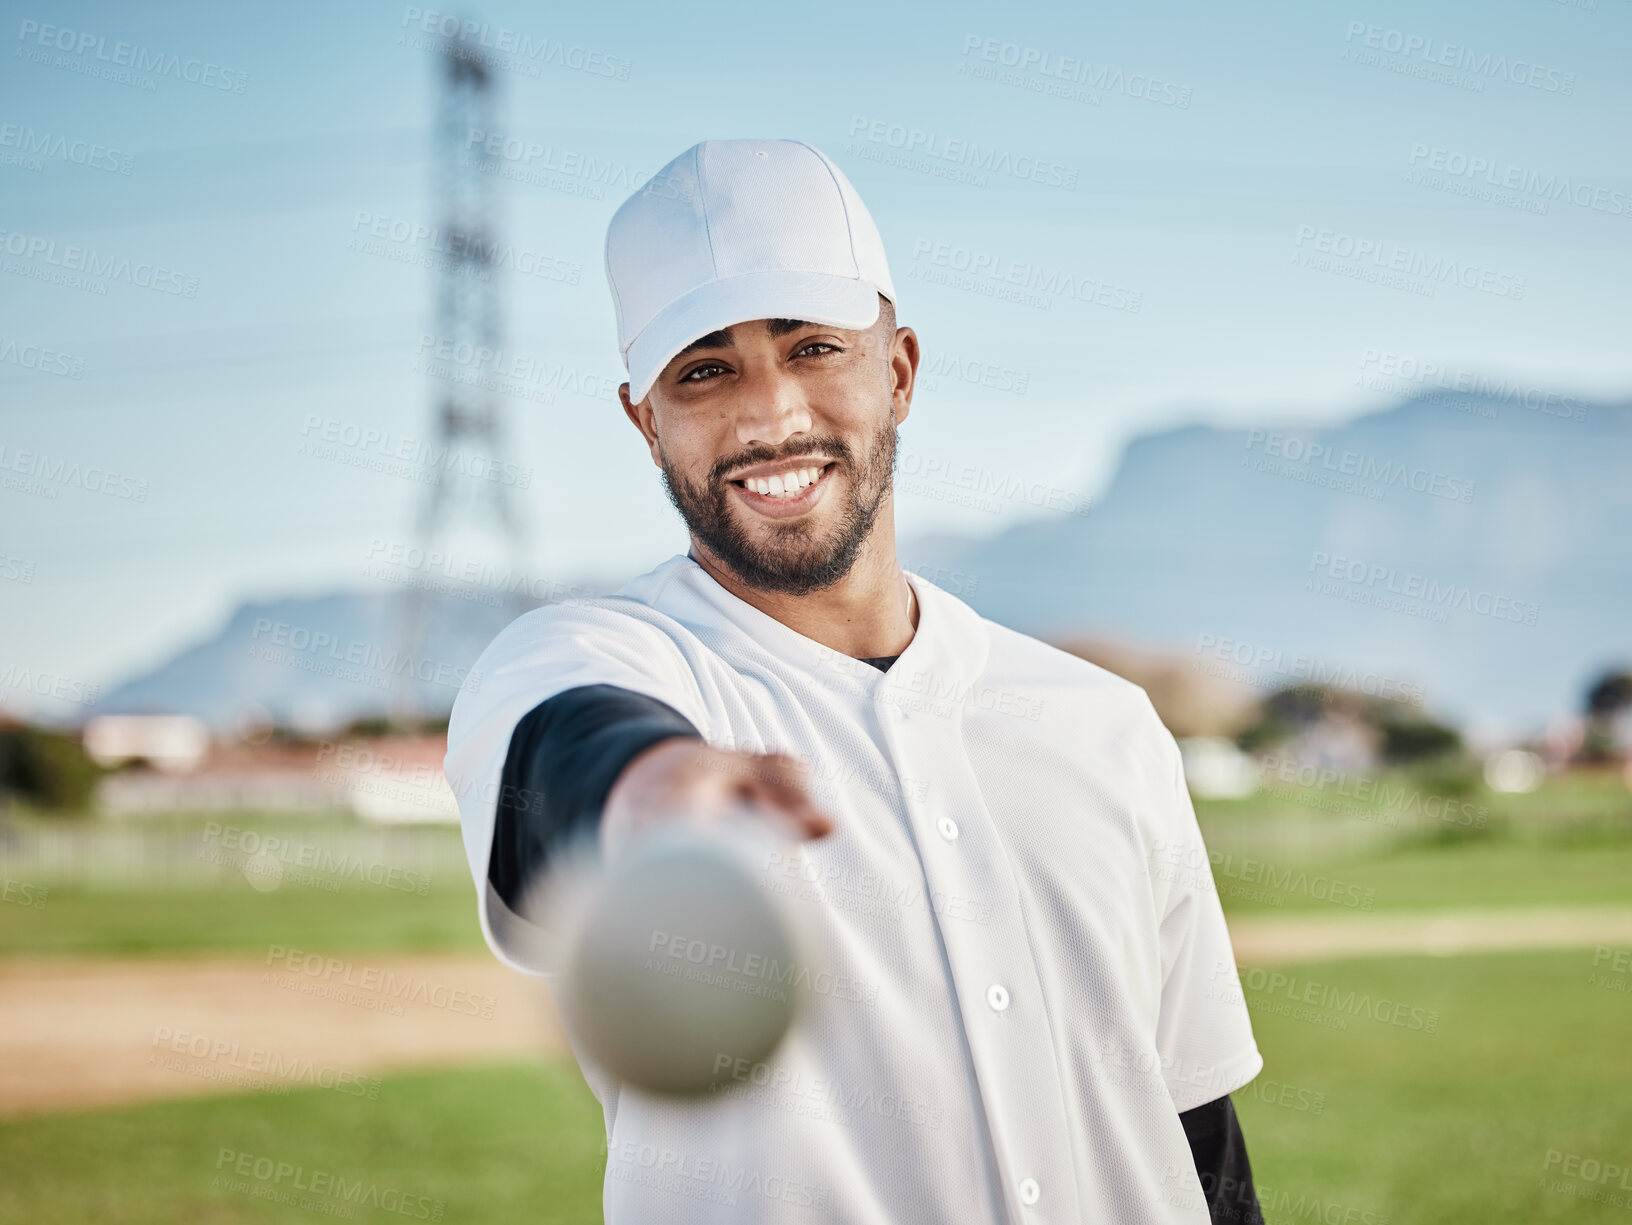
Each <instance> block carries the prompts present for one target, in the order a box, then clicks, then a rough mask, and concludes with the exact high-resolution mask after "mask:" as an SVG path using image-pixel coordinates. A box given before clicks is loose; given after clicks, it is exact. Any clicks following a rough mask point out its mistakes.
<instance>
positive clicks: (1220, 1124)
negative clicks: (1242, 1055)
mask: <svg viewBox="0 0 1632 1225" xmlns="http://www.w3.org/2000/svg"><path fill="white" fill-rule="evenodd" d="M1179 1122H1180V1123H1182V1124H1183V1125H1184V1135H1185V1138H1186V1139H1187V1140H1189V1141H1190V1155H1191V1156H1192V1157H1194V1158H1195V1162H1196V1174H1197V1176H1198V1177H1199V1178H1200V1179H1201V1193H1202V1197H1203V1198H1204V1199H1206V1201H1207V1211H1208V1213H1209V1214H1210V1215H1211V1217H1212V1219H1213V1222H1214V1225H1224V1223H1226V1222H1227V1223H1228V1225H1264V1216H1263V1212H1262V1210H1261V1209H1260V1208H1259V1207H1258V1191H1257V1189H1256V1188H1255V1187H1254V1186H1253V1185H1252V1165H1251V1164H1250V1163H1249V1162H1248V1161H1247V1141H1246V1137H1245V1136H1243V1135H1242V1134H1241V1123H1240V1120H1239V1119H1237V1118H1236V1116H1235V1103H1233V1102H1231V1101H1230V1095H1229V1094H1227V1093H1226V1094H1225V1095H1224V1096H1223V1097H1221V1098H1219V1099H1217V1100H1216V1101H1211V1102H1208V1103H1207V1104H1206V1105H1205V1106H1197V1107H1196V1108H1195V1109H1194V1110H1186V1111H1184V1112H1183V1113H1182V1114H1180V1115H1179Z"/></svg>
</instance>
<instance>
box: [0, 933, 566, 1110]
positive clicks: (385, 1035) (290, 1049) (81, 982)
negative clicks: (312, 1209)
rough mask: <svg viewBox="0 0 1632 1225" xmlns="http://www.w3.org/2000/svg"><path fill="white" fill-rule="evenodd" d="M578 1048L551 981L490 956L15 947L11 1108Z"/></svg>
mask: <svg viewBox="0 0 1632 1225" xmlns="http://www.w3.org/2000/svg"><path fill="white" fill-rule="evenodd" d="M566 1049H567V1048H566V1041H565V1038H564V1036H563V1035H562V1032H561V1029H560V1025H559V1022H558V1020H557V1018H556V1014H555V1010H554V1007H553V1005H552V1004H551V1001H550V999H549V996H548V992H547V990H546V989H545V988H544V986H543V985H542V984H541V983H539V982H538V981H536V980H533V979H528V978H525V977H523V976H522V975H519V974H516V973H515V972H514V971H511V970H508V969H506V968H505V967H504V966H502V965H500V964H499V963H498V962H497V961H495V960H494V959H493V958H492V957H488V956H457V957H447V956H436V957H432V956H422V957H358V958H356V959H354V960H351V961H347V962H334V961H327V962H325V961H322V960H321V959H315V960H314V961H313V962H306V963H297V964H295V965H286V964H285V963H284V962H282V961H279V962H276V963H274V964H268V963H267V962H266V961H265V960H263V959H250V958H242V959H240V958H209V959H197V958H190V959H163V960H160V959H151V960H150V959H141V960H119V961H110V960H100V959H98V960H32V959H30V960H12V961H0V1116H6V1115H19V1114H30V1113H35V1112H38V1111H48V1110H51V1111H54V1110H71V1109H83V1108H91V1107H98V1106H113V1105H119V1104H122V1103H127V1102H139V1101H147V1100H151V1099H154V1098H169V1097H190V1096H196V1095H200V1094H208V1093H220V1092H230V1091H233V1090H254V1091H260V1092H274V1093H276V1092H285V1091H287V1090H289V1089H296V1088H304V1087H310V1086H314V1085H315V1086H318V1087H321V1088H332V1089H334V1090H335V1091H336V1092H340V1093H351V1094H356V1095H358V1096H362V1095H364V1094H367V1093H368V1092H369V1091H370V1088H371V1082H372V1078H373V1077H375V1076H377V1075H378V1074H379V1073H380V1072H382V1071H385V1070H388V1069H392V1068H401V1067H407V1066H424V1065H427V1064H436V1063H448V1062H456V1061H470V1060H476V1059H486V1058H503V1057H506V1056H520V1057H528V1056H538V1055H541V1054H552V1055H553V1054H559V1053H562V1052H564V1051H565V1050H566ZM372 1088H373V1089H374V1091H376V1092H377V1089H378V1086H377V1085H372Z"/></svg>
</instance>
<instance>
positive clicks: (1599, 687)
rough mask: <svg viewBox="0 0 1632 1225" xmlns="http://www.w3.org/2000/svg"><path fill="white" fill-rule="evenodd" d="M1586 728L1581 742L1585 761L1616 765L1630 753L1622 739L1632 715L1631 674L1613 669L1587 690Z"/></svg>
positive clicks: (1582, 755) (1582, 757) (1621, 669)
mask: <svg viewBox="0 0 1632 1225" xmlns="http://www.w3.org/2000/svg"><path fill="white" fill-rule="evenodd" d="M1584 705H1585V707H1586V710H1585V714H1586V727H1585V728H1583V733H1584V734H1583V736H1582V740H1581V754H1580V756H1581V759H1582V760H1583V761H1596V762H1601V761H1614V760H1617V759H1618V758H1620V757H1622V756H1624V755H1625V754H1626V751H1627V746H1626V743H1625V738H1624V736H1623V735H1622V732H1623V725H1624V724H1625V722H1626V720H1627V717H1628V713H1629V712H1632V671H1628V670H1626V669H1624V668H1616V669H1612V670H1610V671H1608V672H1606V673H1604V674H1603V675H1602V676H1600V677H1599V678H1598V679H1597V680H1596V681H1594V682H1593V683H1592V684H1591V685H1590V686H1588V687H1587V693H1586V699H1585V702H1584Z"/></svg>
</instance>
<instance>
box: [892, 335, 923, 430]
mask: <svg viewBox="0 0 1632 1225" xmlns="http://www.w3.org/2000/svg"><path fill="white" fill-rule="evenodd" d="M918 356H919V354H918V333H917V332H914V331H913V330H912V329H911V328H897V329H896V333H895V339H894V340H892V341H891V342H890V353H889V370H890V401H891V403H892V404H893V405H894V407H895V423H896V424H897V425H900V424H901V423H902V422H903V421H905V420H906V419H907V414H908V413H910V412H911V411H912V390H913V388H914V387H916V386H917V385H918Z"/></svg>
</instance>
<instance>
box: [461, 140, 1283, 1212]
mask: <svg viewBox="0 0 1632 1225" xmlns="http://www.w3.org/2000/svg"><path fill="white" fill-rule="evenodd" d="M606 267H607V275H608V280H609V282H610V285H611V290H612V296H613V301H614V304H615V306H616V310H617V322H618V335H619V345H620V348H621V350H622V353H623V357H624V361H625V363H626V365H627V368H628V371H629V382H628V383H626V384H624V385H623V387H621V388H620V391H619V395H620V399H621V400H622V403H623V408H624V411H625V413H626V414H627V415H628V417H629V419H630V421H631V422H632V423H633V424H634V425H635V427H636V428H637V429H638V430H639V431H640V433H641V436H642V437H643V439H644V440H645V443H646V445H647V447H648V449H649V451H650V453H651V457H652V461H653V463H654V464H656V465H657V466H658V467H659V468H660V469H661V470H662V474H663V481H664V483H665V486H666V487H667V490H668V492H669V496H670V498H671V499H672V501H673V502H674V505H675V506H676V508H677V509H678V510H679V512H680V514H681V516H682V517H683V518H684V520H685V524H686V527H687V530H688V532H689V534H690V549H689V551H688V552H687V553H686V554H684V555H680V556H676V557H674V558H671V559H670V560H669V561H667V562H665V563H663V564H662V565H660V566H659V567H657V569H655V570H653V571H651V572H650V573H648V574H646V575H643V576H642V577H640V578H638V579H635V580H634V581H633V582H631V583H629V584H628V585H627V586H625V587H624V588H623V589H622V590H621V591H620V592H619V593H618V594H617V595H616V596H612V597H608V598H605V599H596V600H574V601H571V602H569V603H564V604H555V605H550V606H547V607H544V608H541V609H538V610H535V611H533V612H531V613H528V614H526V615H525V616H523V617H520V618H518V619H517V620H516V621H515V622H514V623H513V624H512V625H510V626H509V627H508V628H506V629H505V630H504V632H503V633H501V634H500V635H499V637H498V638H497V639H495V641H494V642H493V643H492V645H491V646H490V647H489V648H488V649H487V651H486V652H485V653H484V654H483V656H482V657H481V660H480V661H479V662H478V663H477V665H476V668H475V672H476V673H477V674H479V675H480V676H481V677H482V678H483V683H482V686H481V688H480V690H479V691H475V690H471V691H466V692H462V693H461V694H460V695H459V698H458V701H457V702H456V704H455V706H454V710H453V716H452V721H451V723H450V726H449V734H448V744H449V749H448V756H447V763H446V768H447V775H448V778H449V781H450V783H451V784H452V786H453V788H454V791H455V793H456V794H457V795H458V796H459V800H460V807H461V814H462V819H463V824H464V830H465V840H466V848H467V851H468V853H469V856H470V862H471V868H472V871H473V873H474V875H475V878H476V881H477V884H478V889H479V892H480V894H481V900H480V905H479V909H480V916H481V922H482V928H483V931H484V933H485V934H486V937H487V939H488V942H489V944H490V946H491V947H492V948H493V949H494V951H495V952H496V953H497V954H498V955H499V956H500V958H501V959H503V960H505V961H506V962H508V963H509V964H511V965H512V966H514V967H515V968H517V969H519V970H522V971H524V972H527V973H534V974H541V975H544V976H546V977H547V978H548V977H550V976H551V974H552V968H551V967H549V966H541V965H538V964H535V963H534V962H533V961H532V960H531V959H530V958H529V954H528V952H527V950H528V949H529V948H530V947H532V946H531V945H530V944H529V941H528V939H527V932H528V919H527V915H526V913H524V912H525V910H526V908H525V906H524V905H523V901H522V899H523V897H524V896H525V894H526V889H527V886H528V885H529V883H530V882H533V881H535V880H536V879H539V873H540V871H541V869H542V867H543V865H544V864H545V863H546V862H547V861H548V859H549V856H550V855H551V853H552V852H553V851H554V850H555V849H556V848H558V847H560V846H562V845H564V843H565V842H566V840H567V839H569V838H572V837H574V836H576V835H582V834H584V833H585V832H586V831H588V832H589V835H590V836H591V837H592V838H593V839H594V840H595V842H596V845H598V846H599V848H600V849H601V851H602V852H603V853H604V854H606V855H608V856H616V855H617V854H620V853H622V852H623V851H624V850H625V849H627V847H629V846H630V845H632V844H633V843H634V842H636V841H638V839H639V838H640V837H641V836H642V835H643V834H645V833H647V832H649V831H650V830H651V829H653V828H654V827H656V826H657V825H659V824H661V823H662V822H664V821H682V822H697V823H703V824H707V823H710V822H715V821H719V820H721V818H722V817H723V816H724V814H726V813H728V812H730V811H732V810H733V809H735V808H736V807H738V805H739V803H740V801H742V800H748V801H750V802H751V803H752V804H753V805H754V806H756V807H757V809H758V810H759V811H761V812H762V813H764V814H765V819H766V820H768V821H772V822H774V823H776V824H778V825H779V826H780V827H781V828H782V829H784V830H786V831H788V832H790V833H791V834H792V835H793V836H794V837H795V838H797V839H801V840H803V841H802V843H790V851H789V853H788V854H787V855H786V856H784V855H780V854H772V855H768V856H767V857H766V858H765V860H764V862H763V863H762V864H761V865H760V866H761V867H762V869H763V874H762V875H763V881H764V884H765V886H766V887H767V888H773V889H777V890H778V891H780V892H783V893H785V894H789V895H791V900H790V904H791V905H793V906H795V907H798V909H799V915H800V921H801V922H802V923H805V924H807V925H809V926H810V927H812V928H813V929H816V930H818V931H819V933H820V935H821V937H822V939H821V942H820V943H821V947H823V948H824V949H825V950H827V951H828V954H827V955H829V956H830V957H831V962H830V963H829V964H826V965H825V966H824V967H823V968H824V972H825V973H826V975H827V977H826V978H825V979H822V980H821V981H825V982H827V983H829V984H843V985H842V986H834V987H831V988H830V989H828V990H827V991H826V993H825V994H826V995H827V996H828V997H829V998H826V999H824V1000H823V1001H822V1004H823V1007H822V1008H820V1009H819V1010H816V1011H815V1012H814V1013H813V1015H812V1016H811V1017H810V1018H808V1019H807V1020H805V1021H803V1022H801V1024H799V1025H798V1026H796V1027H795V1029H794V1030H793V1031H792V1032H791V1033H790V1035H789V1037H788V1038H787V1039H786V1041H785V1042H784V1043H783V1045H782V1047H781V1048H780V1049H779V1050H778V1051H777V1052H776V1053H775V1055H774V1056H773V1057H772V1061H771V1063H770V1064H768V1065H759V1066H755V1067H746V1068H741V1069H738V1068H728V1069H727V1072H728V1075H730V1076H731V1077H732V1078H733V1079H734V1080H735V1081H736V1082H737V1083H735V1084H728V1085H726V1090H727V1091H726V1092H722V1093H720V1094H717V1095H713V1096H709V1097H703V1098H700V1099H692V1100H677V1099H671V1098H665V1097H661V1096H656V1095H651V1094H645V1093H642V1092H639V1091H637V1090H634V1089H632V1088H630V1087H629V1086H626V1085H621V1084H619V1083H618V1082H617V1081H616V1079H615V1078H613V1077H611V1076H610V1075H609V1074H607V1072H606V1071H605V1069H603V1068H599V1067H597V1066H596V1065H595V1062H594V1061H593V1060H592V1059H589V1058H587V1057H585V1055H584V1053H583V1051H582V1050H581V1049H579V1044H577V1043H576V1042H575V1049H578V1053H579V1062H580V1066H581V1067H582V1068H583V1071H584V1075H585V1077H586V1079H587V1080H588V1082H589V1084H590V1086H591V1088H592V1089H593V1090H594V1092H595V1094H596V1096H597V1097H598V1098H599V1100H600V1102H601V1104H602V1107H603V1109H604V1112H605V1116H606V1127H607V1136H608V1162H607V1178H606V1187H605V1194H604V1209H605V1213H606V1219H607V1221H609V1222H612V1223H613V1225H622V1223H634V1222H640V1223H648V1222H670V1221H674V1222H678V1221H711V1222H712V1221H744V1222H747V1221H818V1220H819V1221H835V1222H857V1223H861V1222H865V1223H868V1225H885V1223H886V1222H889V1223H895V1225H900V1223H903V1222H954V1221H956V1222H975V1221H1004V1222H1024V1223H1027V1225H1030V1223H1033V1222H1037V1223H1041V1222H1048V1223H1051V1225H1053V1223H1063V1222H1079V1221H1105V1222H1115V1223H1116V1225H1136V1223H1140V1222H1170V1221H1206V1220H1208V1219H1209V1215H1210V1214H1209V1209H1211V1215H1212V1216H1213V1219H1216V1220H1229V1221H1234V1222H1241V1221H1256V1220H1258V1219H1259V1216H1258V1209H1257V1204H1256V1200H1255V1197H1254V1195H1253V1192H1252V1183H1251V1171H1250V1168H1249V1166H1248V1163H1247V1158H1246V1152H1245V1148H1244V1146H1243V1144H1242V1141H1241V1136H1240V1131H1239V1128H1238V1126H1237V1124H1236V1121H1235V1115H1234V1111H1233V1109H1232V1107H1231V1104H1230V1101H1229V1097H1228V1094H1229V1092H1230V1091H1231V1090H1234V1089H1236V1088H1239V1087H1240V1086H1242V1085H1244V1084H1245V1083H1247V1082H1248V1081H1250V1080H1251V1079H1252V1078H1253V1077H1254V1076H1255V1075H1257V1073H1258V1071H1259V1070H1260V1069H1261V1067H1262V1064H1263V1061H1262V1059H1261V1058H1260V1056H1259V1054H1258V1050H1257V1048H1256V1045H1255V1044H1254V1041H1253V1037H1252V1029H1251V1025H1250V1022H1249V1018H1248V1015H1247V1012H1246V1008H1245V1004H1244V1002H1243V1000H1242V997H1241V994H1240V990H1239V983H1238V981H1237V978H1236V974H1235V969H1234V964H1233V956H1232V952H1231V948H1230V941H1229V935H1228V932H1227V931H1226V929H1225V927H1224V921H1223V915H1222V913H1221V911H1220V909H1219V904H1218V899H1217V896H1216V894H1215V893H1214V892H1213V890H1212V878H1211V873H1210V870H1209V869H1208V867H1207V859H1206V853H1205V849H1204V848H1203V846H1202V842H1201V837H1200V834H1199V831H1198V829H1197V826H1196V821H1195V815H1194V812H1193V810H1192V808H1191V806H1190V801H1189V797H1188V794H1187V792H1186V790H1185V786H1184V777H1183V773H1182V771H1181V767H1180V761H1179V756H1178V752H1177V748H1176V745H1175V743H1174V741H1173V738H1172V736H1171V735H1169V734H1168V732H1167V730H1166V729H1165V728H1164V727H1163V726H1162V724H1161V722H1160V721H1159V719H1158V718H1157V716H1156V714H1155V712H1154V710H1153V709H1152V708H1151V705H1150V703H1149V701H1148V700H1147V699H1146V697H1145V694H1144V692H1143V691H1142V690H1140V689H1139V688H1137V687H1136V686H1134V685H1132V684H1129V683H1128V682H1126V681H1123V680H1121V679H1119V678H1117V677H1115V676H1113V675H1111V674H1109V673H1107V672H1105V671H1103V670H1102V669H1099V668H1097V667H1095V666H1093V665H1092V664H1089V663H1087V662H1085V661H1083V660H1080V659H1077V658H1075V657H1073V656H1070V655H1067V654H1065V653H1063V652H1061V651H1058V650H1055V649H1053V648H1051V647H1049V646H1047V645H1045V644H1043V643H1041V642H1038V641H1036V640H1035V639H1031V638H1027V637H1025V636H1023V635H1020V634H1017V633H1015V632H1013V631H1011V630H1008V629H1005V628H1003V627H1001V626H998V625H995V624H993V623H991V622H989V621H986V620H984V619H982V618H980V617H979V616H977V615H976V614H975V613H974V612H973V611H972V610H971V609H970V608H968V607H967V606H966V605H965V604H964V603H962V602H961V601H960V600H958V599H956V598H954V597H953V596H952V595H950V594H949V593H947V592H945V591H943V590H941V589H940V588H939V587H937V586H935V585H934V584H933V583H930V582H928V581H927V580H925V579H922V578H919V577H917V576H915V575H909V574H906V573H904V572H903V571H902V569H901V566H900V565H899V563H898V562H897V559H896V552H895V525H894V507H893V497H892V475H893V470H894V459H895V438H896V429H897V427H898V426H899V425H900V424H901V423H902V422H903V421H905V420H906V418H907V414H908V412H909V410H910V408H911V405H912V393H913V388H914V381H915V378H916V374H917V369H918V363H919V346H918V338H917V336H916V335H915V334H914V332H913V331H912V329H911V328H906V327H901V328H898V327H897V326H896V321H895V299H896V294H895V289H894V286H893V284H892V282H891V280H890V275H889V269H888V265H887V262H886V259H885V253H884V245H883V242H882V240H881V239H880V237H879V234H878V231H877V230H876V228H875V227H874V225H873V222H872V219H871V217H870V216H869V215H868V212H867V210H866V208H865V207H864V206H863V204H862V202H861V200H860V198H859V197H858V196H857V194H856V192H855V190H854V188H853V187H852V186H851V185H850V183H849V182H848V180H847V179H846V178H845V176H844V175H843V174H842V173H841V172H840V170H839V169H838V167H837V166H835V165H834V164H833V163H832V162H831V161H830V160H829V159H828V158H827V157H826V156H825V155H823V154H822V153H820V152H819V151H818V150H816V149H814V148H812V147H811V146H809V145H807V144H804V143H802V142H797V141H779V140H766V141H760V140H729V141H706V142H704V143H702V144H699V145H696V146H694V147H693V148H691V149H689V150H687V151H686V152H685V153H683V154H681V155H680V156H679V157H678V158H676V159H675V160H674V161H673V162H671V163H669V165H668V166H666V167H665V168H664V169H663V170H662V171H660V172H659V173H658V175H657V176H655V177H654V179H653V180H652V181H651V182H650V183H649V184H647V186H646V187H645V188H644V189H642V190H641V191H640V192H638V193H636V194H635V195H634V196H632V197H631V198H630V199H629V200H628V201H626V202H625V203H624V204H623V206H622V207H621V208H620V209H619V210H618V212H617V214H616V215H615V216H614V218H613V219H612V222H611V225H610V227H609V230H608V233H607V243H606ZM1039 445H1044V440H1041V439H1040V440H1039ZM551 981H552V985H553V978H551ZM570 1036H571V1035H569V1037H570Z"/></svg>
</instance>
